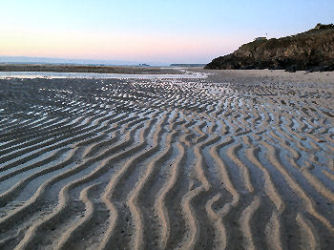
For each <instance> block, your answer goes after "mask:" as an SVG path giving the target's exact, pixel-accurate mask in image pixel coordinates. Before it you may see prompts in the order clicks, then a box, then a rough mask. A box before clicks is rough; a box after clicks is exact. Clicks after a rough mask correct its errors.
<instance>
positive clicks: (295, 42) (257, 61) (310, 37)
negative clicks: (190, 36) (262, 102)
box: [205, 24, 334, 71]
mask: <svg viewBox="0 0 334 250" xmlns="http://www.w3.org/2000/svg"><path fill="white" fill-rule="evenodd" d="M205 68H206V69H265V68H268V69H285V70H289V71H294V70H334V25H333V24H331V25H321V24H318V25H317V26H316V27H315V28H314V29H312V30H309V31H307V32H304V33H300V34H297V35H294V36H288V37H283V38H279V39H275V38H273V39H270V40H266V39H259V40H256V41H254V42H251V43H248V44H245V45H242V46H241V47H240V48H239V49H238V50H236V51H235V52H234V53H232V54H229V55H226V56H222V57H218V58H216V59H214V60H213V61H212V62H211V63H209V64H208V65H206V66H205Z"/></svg>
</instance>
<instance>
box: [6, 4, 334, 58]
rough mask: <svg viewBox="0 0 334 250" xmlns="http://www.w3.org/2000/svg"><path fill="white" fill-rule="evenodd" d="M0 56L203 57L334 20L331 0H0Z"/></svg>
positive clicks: (211, 56) (223, 53)
mask: <svg viewBox="0 0 334 250" xmlns="http://www.w3.org/2000/svg"><path fill="white" fill-rule="evenodd" d="M0 13H1V14H0V56H31V57H54V58H71V59H95V60H118V61H122V60H123V61H134V62H139V63H153V64H169V63H208V62H210V61H211V60H212V59H213V58H215V57H217V56H220V55H225V54H228V53H231V52H233V51H234V50H236V49H237V48H238V47H239V46H241V45H242V44H244V43H246V42H249V41H252V40H253V39H254V38H255V37H258V36H267V37H281V36H285V35H291V34H295V33H298V32H303V31H306V30H308V29H311V28H312V27H314V26H315V25H316V24H317V23H325V24H327V23H334V1H333V0H279V1H278V0H239V1H238V0H131V1H130V0H0Z"/></svg>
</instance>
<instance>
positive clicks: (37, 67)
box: [0, 64, 181, 74]
mask: <svg viewBox="0 0 334 250" xmlns="http://www.w3.org/2000/svg"><path fill="white" fill-rule="evenodd" d="M3 71H9V72H68V73H119V74H180V73H181V71H180V70H178V69H172V68H164V67H143V66H91V65H66V64H65V65H59V64H0V72H3Z"/></svg>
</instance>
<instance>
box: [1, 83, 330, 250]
mask: <svg viewBox="0 0 334 250" xmlns="http://www.w3.org/2000/svg"><path fill="white" fill-rule="evenodd" d="M0 87H1V88H0V249H45V248H47V249H72V248H73V249H333V248H334V205H333V202H334V184H333V180H334V129H333V127H334V113H333V107H334V98H333V97H334V87H333V85H332V84H322V85H317V84H312V83H295V84H289V83H273V82H272V83H268V82H266V83H258V84H256V83H254V82H253V83H249V84H247V83H245V81H243V82H242V83H240V84H238V83H235V82H234V83H215V82H211V81H209V80H206V79H179V80H178V79H146V80H145V79H126V80H125V79H123V80H117V79H2V80H0Z"/></svg>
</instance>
